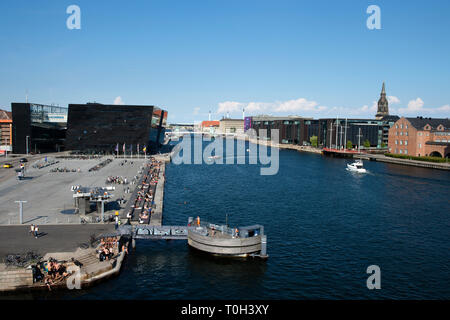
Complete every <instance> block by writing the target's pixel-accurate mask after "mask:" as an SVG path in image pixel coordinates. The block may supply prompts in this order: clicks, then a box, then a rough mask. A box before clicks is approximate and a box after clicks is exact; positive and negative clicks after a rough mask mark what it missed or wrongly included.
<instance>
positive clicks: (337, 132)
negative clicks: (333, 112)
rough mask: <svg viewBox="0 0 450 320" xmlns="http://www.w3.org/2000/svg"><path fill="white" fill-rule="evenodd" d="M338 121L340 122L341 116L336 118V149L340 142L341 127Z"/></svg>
mask: <svg viewBox="0 0 450 320" xmlns="http://www.w3.org/2000/svg"><path fill="white" fill-rule="evenodd" d="M338 122H339V117H337V118H336V146H335V147H336V149H337V144H338V134H339V127H338V125H339V124H338Z"/></svg>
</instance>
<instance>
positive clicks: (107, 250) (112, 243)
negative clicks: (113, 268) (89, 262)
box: [98, 237, 119, 261]
mask: <svg viewBox="0 0 450 320" xmlns="http://www.w3.org/2000/svg"><path fill="white" fill-rule="evenodd" d="M118 241H119V237H108V238H102V239H101V240H100V247H99V249H98V258H99V260H100V261H104V260H110V259H111V258H112V257H113V256H114V255H115V254H116V253H117V251H118V250H117V247H118Z"/></svg>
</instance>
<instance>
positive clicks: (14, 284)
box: [0, 266, 33, 292]
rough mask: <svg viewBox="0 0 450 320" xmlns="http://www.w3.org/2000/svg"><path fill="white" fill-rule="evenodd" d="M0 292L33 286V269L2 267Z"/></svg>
mask: <svg viewBox="0 0 450 320" xmlns="http://www.w3.org/2000/svg"><path fill="white" fill-rule="evenodd" d="M0 269H3V270H1V271H0V292H5V291H15V290H20V289H23V288H28V287H30V286H32V285H33V272H32V270H31V269H19V268H13V269H10V270H8V269H7V268H6V266H2V267H0Z"/></svg>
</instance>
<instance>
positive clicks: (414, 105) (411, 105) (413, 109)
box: [398, 98, 424, 114]
mask: <svg viewBox="0 0 450 320" xmlns="http://www.w3.org/2000/svg"><path fill="white" fill-rule="evenodd" d="M423 105H424V102H423V100H422V99H420V98H417V99H415V100H411V101H409V102H408V107H406V108H400V109H398V111H399V112H400V113H405V114H408V113H417V112H420V111H423Z"/></svg>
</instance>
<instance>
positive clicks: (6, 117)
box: [0, 109, 12, 121]
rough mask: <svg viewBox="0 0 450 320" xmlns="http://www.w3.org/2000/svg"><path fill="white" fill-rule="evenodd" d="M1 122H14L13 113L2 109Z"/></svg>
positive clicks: (0, 112) (0, 111)
mask: <svg viewBox="0 0 450 320" xmlns="http://www.w3.org/2000/svg"><path fill="white" fill-rule="evenodd" d="M0 120H11V121H12V112H10V111H6V110H1V109H0Z"/></svg>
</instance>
